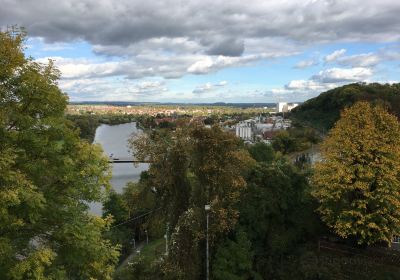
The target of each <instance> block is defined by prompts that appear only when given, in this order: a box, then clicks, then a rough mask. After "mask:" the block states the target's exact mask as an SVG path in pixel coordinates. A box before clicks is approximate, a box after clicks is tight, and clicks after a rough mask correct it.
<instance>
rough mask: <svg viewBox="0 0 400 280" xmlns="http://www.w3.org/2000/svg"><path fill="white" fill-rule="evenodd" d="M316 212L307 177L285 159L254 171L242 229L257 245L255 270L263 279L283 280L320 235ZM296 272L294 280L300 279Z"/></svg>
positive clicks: (242, 202) (243, 205) (243, 200)
mask: <svg viewBox="0 0 400 280" xmlns="http://www.w3.org/2000/svg"><path fill="white" fill-rule="evenodd" d="M314 210H315V205H314V203H313V199H312V197H311V196H310V194H309V185H308V182H307V174H304V173H300V172H299V171H298V170H297V169H296V168H295V167H294V166H293V165H291V164H289V163H287V162H284V161H282V160H275V161H274V162H271V163H269V164H267V163H264V162H262V163H259V164H257V166H255V167H254V168H252V169H251V171H250V172H249V174H248V175H247V189H246V190H245V191H244V192H242V195H241V198H240V205H239V211H240V220H239V226H240V227H241V228H242V229H243V230H244V231H245V232H246V234H247V236H248V238H249V240H250V241H251V243H252V245H253V250H254V254H255V270H256V271H257V272H258V273H259V274H261V275H262V277H263V278H265V279H282V277H281V276H280V275H281V274H282V273H283V272H285V273H288V272H289V271H288V266H287V265H288V264H289V263H294V262H295V260H296V259H297V258H298V255H299V253H298V251H299V250H300V249H301V248H302V247H303V246H304V245H305V244H306V243H307V242H309V241H313V239H314V238H315V236H317V235H318V233H319V231H320V223H319V221H318V217H317V215H316V214H315V213H314ZM313 242H314V241H313ZM296 273H299V271H298V270H297V271H296ZM296 273H292V276H291V277H290V279H293V277H294V275H296V277H298V275H297V274H296Z"/></svg>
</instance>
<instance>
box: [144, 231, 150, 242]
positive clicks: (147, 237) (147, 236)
mask: <svg viewBox="0 0 400 280" xmlns="http://www.w3.org/2000/svg"><path fill="white" fill-rule="evenodd" d="M144 232H145V233H146V244H149V234H148V233H147V229H145V230H144Z"/></svg>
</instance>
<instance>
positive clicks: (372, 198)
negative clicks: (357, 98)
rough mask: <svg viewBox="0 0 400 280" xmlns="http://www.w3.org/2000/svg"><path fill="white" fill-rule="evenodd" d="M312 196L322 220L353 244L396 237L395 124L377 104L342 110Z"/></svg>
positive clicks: (399, 129) (398, 166) (399, 170)
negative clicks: (349, 239) (318, 205)
mask: <svg viewBox="0 0 400 280" xmlns="http://www.w3.org/2000/svg"><path fill="white" fill-rule="evenodd" d="M321 153H322V158H323V160H322V161H321V162H320V163H318V164H317V165H316V167H315V173H314V175H313V178H312V179H313V180H312V181H313V185H314V190H313V195H314V197H315V198H317V200H318V201H319V203H320V207H319V209H318V211H319V213H320V215H321V218H322V220H323V221H324V222H325V223H326V224H327V225H328V226H329V227H330V228H332V229H333V231H334V232H335V233H336V234H337V235H339V236H340V237H342V238H352V239H354V240H355V242H357V243H358V244H363V245H371V244H374V243H378V242H385V243H387V244H390V242H391V240H392V238H393V236H396V235H400V125H399V121H398V120H397V118H396V117H395V116H393V115H390V114H389V113H388V112H387V111H386V110H385V109H384V108H382V107H381V106H372V105H371V104H369V103H367V102H358V103H356V104H355V105H353V106H352V107H350V108H347V109H345V110H344V111H343V113H342V115H341V118H340V120H339V121H338V122H337V123H336V124H335V126H334V128H333V129H332V130H331V131H330V133H329V136H328V137H327V138H326V140H325V141H324V143H323V144H322V148H321Z"/></svg>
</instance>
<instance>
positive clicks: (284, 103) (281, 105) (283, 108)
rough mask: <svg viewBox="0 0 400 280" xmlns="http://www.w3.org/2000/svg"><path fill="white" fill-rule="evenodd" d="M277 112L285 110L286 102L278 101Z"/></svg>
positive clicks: (286, 107) (286, 109)
mask: <svg viewBox="0 0 400 280" xmlns="http://www.w3.org/2000/svg"><path fill="white" fill-rule="evenodd" d="M276 108H277V109H278V110H277V111H278V113H282V112H287V111H288V104H287V103H286V102H279V103H278V104H277V106H276Z"/></svg>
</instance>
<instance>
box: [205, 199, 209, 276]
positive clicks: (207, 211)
mask: <svg viewBox="0 0 400 280" xmlns="http://www.w3.org/2000/svg"><path fill="white" fill-rule="evenodd" d="M210 209H211V206H210V205H209V204H207V205H204V210H206V213H207V214H206V217H207V231H206V236H207V239H206V268H207V270H206V279H207V280H209V279H210V263H209V260H208V259H209V256H208V254H209V252H208V213H209V212H210Z"/></svg>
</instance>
